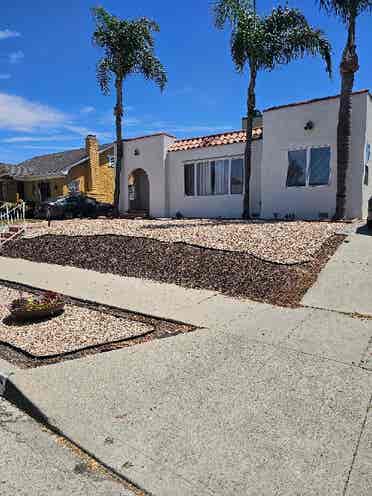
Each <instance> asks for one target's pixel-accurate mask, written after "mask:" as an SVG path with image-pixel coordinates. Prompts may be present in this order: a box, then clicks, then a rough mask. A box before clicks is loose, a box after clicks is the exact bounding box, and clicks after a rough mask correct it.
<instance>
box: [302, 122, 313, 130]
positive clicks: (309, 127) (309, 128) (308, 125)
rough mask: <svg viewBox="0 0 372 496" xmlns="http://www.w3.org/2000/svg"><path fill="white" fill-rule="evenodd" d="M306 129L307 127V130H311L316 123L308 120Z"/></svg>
mask: <svg viewBox="0 0 372 496" xmlns="http://www.w3.org/2000/svg"><path fill="white" fill-rule="evenodd" d="M304 129H305V131H311V130H312V129H314V123H313V121H307V123H306V124H305V127H304Z"/></svg>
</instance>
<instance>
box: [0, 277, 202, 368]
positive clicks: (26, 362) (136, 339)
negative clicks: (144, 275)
mask: <svg viewBox="0 0 372 496" xmlns="http://www.w3.org/2000/svg"><path fill="white" fill-rule="evenodd" d="M5 290H6V291H12V292H16V291H17V292H18V291H22V292H29V293H33V294H39V291H38V290H32V289H30V288H25V287H23V286H21V285H19V284H13V283H5V282H2V283H1V285H0V291H1V292H3V291H5ZM17 294H18V293H17ZM66 301H67V306H68V307H70V308H71V307H72V308H73V309H74V311H78V312H80V313H82V314H84V315H85V314H88V315H89V314H91V315H92V314H99V315H100V322H101V325H102V329H101V334H100V327H99V326H98V327H97V326H95V327H94V328H92V334H91V335H89V333H87V334H86V339H90V344H87V343H86V347H85V348H83V349H80V350H78V351H75V350H69V349H67V351H66V348H65V346H64V342H63V339H62V338H63V335H62V333H60V334H58V335H57V338H58V340H59V341H60V348H59V351H60V354H55V355H53V356H45V353H44V354H43V352H41V354H39V355H35V354H33V353H32V351H34V350H31V351H30V350H29V349H28V348H29V347H28V346H27V345H26V346H25V345H23V343H13V342H12V341H14V339H16V338H15V337H13V338H12V337H10V338H9V336H8V337H7V338H6V339H7V340H5V339H4V337H3V336H1V335H0V358H2V359H4V360H7V361H8V362H11V363H14V364H16V365H18V366H19V367H21V368H29V367H40V366H43V365H49V364H53V363H58V362H61V361H65V360H74V359H76V358H83V357H85V356H88V355H93V354H96V353H103V352H107V351H112V350H117V349H121V348H127V347H130V346H134V345H136V344H141V343H147V342H151V341H153V340H155V339H162V338H167V337H171V336H175V335H177V334H180V333H187V332H191V331H194V330H195V329H196V327H194V326H190V325H186V324H182V323H180V322H170V321H167V320H163V319H158V318H153V317H147V316H144V315H140V314H136V313H132V312H127V311H124V310H120V309H117V308H113V307H110V306H107V305H98V304H95V303H92V302H85V301H82V300H77V299H75V298H67V297H66ZM2 302H3V301H2ZM106 321H107V322H115V323H116V324H119V329H118V331H117V332H119V333H120V332H121V333H122V334H121V336H122V338H121V339H120V337H119V338H117V339H115V340H112V339H111V337H108V339H107V340H106V342H103V341H102V340H101V341H99V342H97V335H96V334H97V333H98V335H101V336H102V335H104V333H105V332H106V329H105V326H104V322H106ZM50 322H51V321H50ZM2 323H3V322H2V321H0V326H1V325H2ZM120 323H124V328H125V329H124V330H120ZM39 324H41V325H46V324H47V322H46V321H45V322H41V323H35V324H34V326H35V328H37V326H38V325H39ZM81 324H82V322H75V327H74V328H73V327H71V326H70V327H69V329H68V330H67V332H66V333H65V338H66V342H67V344H71V335H73V334H77V335H79V334H81V327H82V325H81ZM128 325H129V326H130V328H131V329H137V330H139V329H141V331H143V330H146V331H147V332H146V333H142V334H141V335H135V334H132V335H129V336H128V335H127V336H126V337H125V332H126V329H127V328H128ZM93 331H94V332H93ZM22 332H24V330H22ZM28 332H29V333H30V338H28V339H27V333H26V332H25V334H24V336H25V339H26V343H27V342H28V341H29V340H30V339H31V341H32V340H33V337H34V336H33V334H34V332H35V331H34V329H32V328H31V329H30V330H29V331H28ZM123 333H124V334H123ZM119 336H120V334H119ZM61 337H62V338H61ZM49 338H50V339H49V340H50V342H49V343H46V346H47V347H48V348H50V347H51V346H55V343H56V340H55V339H53V336H49ZM17 339H20V338H19V337H18V338H17ZM20 345H22V346H20ZM36 345H37V343H36V342H35V346H36ZM39 346H42V345H39ZM80 347H81V345H80ZM42 349H46V348H42ZM37 351H38V353H40V351H39V350H37ZM56 351H58V350H56Z"/></svg>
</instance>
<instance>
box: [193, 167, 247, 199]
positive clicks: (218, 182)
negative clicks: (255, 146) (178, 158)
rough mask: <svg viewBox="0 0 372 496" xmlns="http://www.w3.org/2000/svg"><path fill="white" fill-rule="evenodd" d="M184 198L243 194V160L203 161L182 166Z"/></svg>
mask: <svg viewBox="0 0 372 496" xmlns="http://www.w3.org/2000/svg"><path fill="white" fill-rule="evenodd" d="M184 187H185V195H186V196H217V195H229V194H242V193H243V159H242V158H237V159H217V160H205V161H201V162H195V163H191V164H185V165H184Z"/></svg>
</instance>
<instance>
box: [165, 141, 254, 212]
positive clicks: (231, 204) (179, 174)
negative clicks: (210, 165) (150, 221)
mask: <svg viewBox="0 0 372 496" xmlns="http://www.w3.org/2000/svg"><path fill="white" fill-rule="evenodd" d="M244 149H245V143H235V144H230V145H223V146H210V147H205V148H196V149H191V150H185V151H174V152H170V153H169V154H168V158H167V170H168V174H169V184H170V185H171V187H170V188H169V215H170V216H174V215H175V214H176V213H177V212H180V213H181V214H182V215H184V216H185V217H205V218H210V217H212V218H213V217H224V218H239V217H241V216H242V212H243V193H242V194H230V192H229V194H226V195H209V196H198V195H195V196H186V195H185V184H184V166H185V164H187V163H197V162H199V161H203V160H214V159H231V158H240V157H241V158H243V156H244ZM261 156H262V140H255V141H253V144H252V176H251V211H252V214H256V215H259V214H260V202H261V195H260V193H261V188H260V182H261V174H260V164H261ZM229 190H230V185H229Z"/></svg>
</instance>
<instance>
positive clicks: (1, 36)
mask: <svg viewBox="0 0 372 496" xmlns="http://www.w3.org/2000/svg"><path fill="white" fill-rule="evenodd" d="M18 36H21V33H18V32H17V31H11V30H10V29H3V30H2V31H0V40H6V39H7V38H18Z"/></svg>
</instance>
